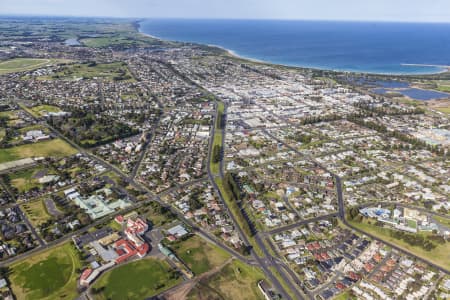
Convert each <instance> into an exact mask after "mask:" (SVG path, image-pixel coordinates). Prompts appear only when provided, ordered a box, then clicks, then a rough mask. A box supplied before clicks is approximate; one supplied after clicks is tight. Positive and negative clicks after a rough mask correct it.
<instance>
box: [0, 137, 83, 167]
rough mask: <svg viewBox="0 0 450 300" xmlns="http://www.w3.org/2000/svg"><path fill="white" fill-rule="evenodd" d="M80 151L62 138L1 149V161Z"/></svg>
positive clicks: (58, 155)
mask: <svg viewBox="0 0 450 300" xmlns="http://www.w3.org/2000/svg"><path fill="white" fill-rule="evenodd" d="M77 152H78V151H77V150H76V149H74V148H73V147H72V146H70V145H69V144H67V143H66V142H64V141H63V140H61V139H53V140H49V141H44V142H39V143H34V144H26V145H21V146H17V147H12V148H6V149H0V163H4V162H9V161H13V160H19V159H22V158H27V157H42V156H43V157H65V156H69V155H73V154H75V153H77Z"/></svg>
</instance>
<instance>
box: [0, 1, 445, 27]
mask: <svg viewBox="0 0 450 300" xmlns="http://www.w3.org/2000/svg"><path fill="white" fill-rule="evenodd" d="M0 14H2V15H7V14H20V15H64V16H113V17H157V18H239V19H318V20H377V21H407V22H450V0H0Z"/></svg>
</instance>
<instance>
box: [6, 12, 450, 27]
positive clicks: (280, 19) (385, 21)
mask: <svg viewBox="0 0 450 300" xmlns="http://www.w3.org/2000/svg"><path fill="white" fill-rule="evenodd" d="M4 17H18V18H86V19H117V20H134V21H139V22H141V21H143V20H186V21H188V20H205V21H214V20H217V21H287V22H289V21H310V22H347V23H369V22H371V23H403V24H450V20H449V21H424V20H418V21H412V20H388V19H386V20H375V19H366V20H363V19H355V20H352V19H320V18H319V19H314V18H298V19H297V18H233V17H220V18H208V17H117V16H83V15H52V14H49V15H47V14H3V13H0V18H4Z"/></svg>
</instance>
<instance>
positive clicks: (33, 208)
mask: <svg viewBox="0 0 450 300" xmlns="http://www.w3.org/2000/svg"><path fill="white" fill-rule="evenodd" d="M21 209H22V211H23V212H24V213H25V214H26V215H27V217H28V219H29V220H30V222H31V224H32V225H33V226H35V227H37V226H40V225H41V224H42V223H45V222H47V221H48V220H50V219H51V218H52V216H50V215H49V214H48V212H47V209H46V208H45V204H44V202H43V200H42V199H39V200H37V201H33V202H27V203H25V204H22V205H21Z"/></svg>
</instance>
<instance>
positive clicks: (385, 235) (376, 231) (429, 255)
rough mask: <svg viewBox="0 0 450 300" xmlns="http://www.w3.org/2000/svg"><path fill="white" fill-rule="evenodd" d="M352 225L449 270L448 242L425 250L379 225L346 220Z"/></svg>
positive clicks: (449, 245)
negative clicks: (398, 237) (400, 238)
mask: <svg viewBox="0 0 450 300" xmlns="http://www.w3.org/2000/svg"><path fill="white" fill-rule="evenodd" d="M348 222H349V223H350V224H351V225H352V226H354V227H356V228H359V229H360V230H362V231H365V232H367V233H370V234H372V235H374V236H376V237H378V238H380V239H382V240H385V241H387V242H390V243H393V244H395V245H397V246H398V247H400V248H402V249H405V250H407V251H409V252H411V253H413V254H415V255H417V256H419V257H421V258H423V259H425V260H428V261H430V262H432V263H435V264H436V265H439V266H441V267H443V268H445V269H447V270H449V271H450V243H449V242H446V243H445V244H436V245H437V246H436V248H434V249H432V250H430V251H426V250H425V249H423V248H421V247H417V246H412V245H410V244H408V243H406V242H405V241H403V240H399V239H396V238H394V237H392V236H391V235H390V231H391V230H390V229H387V228H382V227H379V226H375V225H371V224H367V223H359V222H356V221H348Z"/></svg>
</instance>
